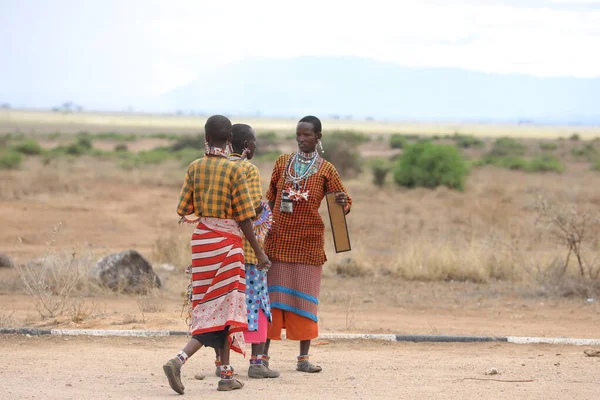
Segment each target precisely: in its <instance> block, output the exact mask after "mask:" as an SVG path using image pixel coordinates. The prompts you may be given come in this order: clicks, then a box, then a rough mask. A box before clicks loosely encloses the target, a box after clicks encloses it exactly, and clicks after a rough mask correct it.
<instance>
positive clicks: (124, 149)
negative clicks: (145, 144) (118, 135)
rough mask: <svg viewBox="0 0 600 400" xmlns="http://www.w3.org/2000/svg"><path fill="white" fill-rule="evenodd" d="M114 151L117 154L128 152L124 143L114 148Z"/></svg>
mask: <svg viewBox="0 0 600 400" xmlns="http://www.w3.org/2000/svg"><path fill="white" fill-rule="evenodd" d="M115 151H116V152H117V153H120V152H121V153H122V152H128V151H129V148H128V147H127V145H126V144H125V143H119V144H118V145H116V146H115Z"/></svg>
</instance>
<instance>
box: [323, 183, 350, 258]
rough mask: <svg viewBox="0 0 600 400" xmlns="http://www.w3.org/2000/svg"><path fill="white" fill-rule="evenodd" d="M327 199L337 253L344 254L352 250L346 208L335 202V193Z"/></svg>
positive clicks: (330, 194)
mask: <svg viewBox="0 0 600 400" xmlns="http://www.w3.org/2000/svg"><path fill="white" fill-rule="evenodd" d="M325 199H326V200H327V211H328V212H329V222H330V223H331V232H332V233H333V244H334V246H335V252H336V253H343V252H345V251H350V250H352V246H351V245H350V235H349V234H348V224H347V223H346V214H345V213H344V207H342V206H341V205H339V204H338V203H336V202H335V193H327V194H326V195H325Z"/></svg>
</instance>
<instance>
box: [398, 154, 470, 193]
mask: <svg viewBox="0 0 600 400" xmlns="http://www.w3.org/2000/svg"><path fill="white" fill-rule="evenodd" d="M393 172H394V180H395V181H396V183H397V184H398V185H400V186H405V187H409V188H413V187H419V186H420V187H428V188H434V187H437V186H447V187H449V188H451V189H458V190H463V188H464V183H465V180H466V177H467V175H468V174H469V167H468V164H467V162H466V160H465V159H464V158H463V156H462V154H461V153H460V151H459V150H458V149H457V148H456V147H455V146H447V145H435V144H432V143H431V142H422V143H416V144H412V145H409V146H407V147H406V150H405V151H404V154H402V156H401V157H400V158H399V159H398V161H397V162H396V165H395V167H394V171H393Z"/></svg>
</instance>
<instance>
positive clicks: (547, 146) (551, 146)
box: [540, 142, 558, 151]
mask: <svg viewBox="0 0 600 400" xmlns="http://www.w3.org/2000/svg"><path fill="white" fill-rule="evenodd" d="M556 149H558V144H556V143H555V142H540V150H543V151H553V150H556Z"/></svg>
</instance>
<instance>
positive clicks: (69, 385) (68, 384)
mask: <svg viewBox="0 0 600 400" xmlns="http://www.w3.org/2000/svg"><path fill="white" fill-rule="evenodd" d="M65 386H67V387H73V385H71V384H70V383H67V384H66V385H65Z"/></svg>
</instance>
